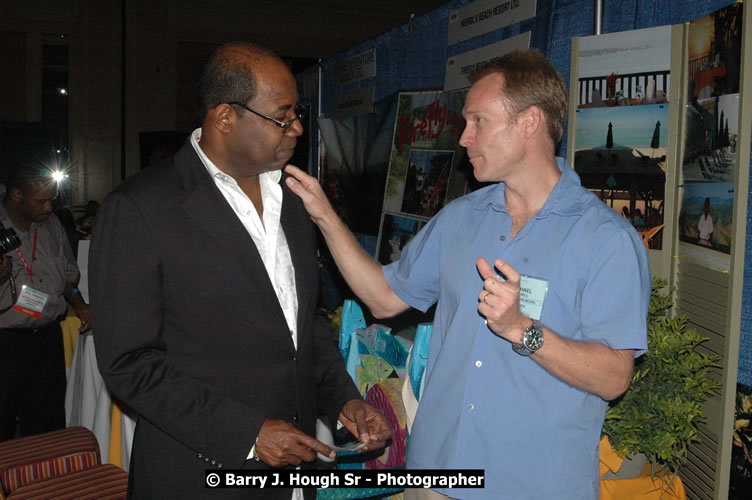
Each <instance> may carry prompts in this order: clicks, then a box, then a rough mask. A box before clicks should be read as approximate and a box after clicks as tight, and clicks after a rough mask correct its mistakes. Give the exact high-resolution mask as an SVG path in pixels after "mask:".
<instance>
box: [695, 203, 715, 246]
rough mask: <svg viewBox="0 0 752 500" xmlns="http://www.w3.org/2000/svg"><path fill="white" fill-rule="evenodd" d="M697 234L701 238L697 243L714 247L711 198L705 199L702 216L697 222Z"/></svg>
mask: <svg viewBox="0 0 752 500" xmlns="http://www.w3.org/2000/svg"><path fill="white" fill-rule="evenodd" d="M697 232H698V233H699V238H698V240H697V243H698V244H700V245H702V246H706V247H711V248H712V247H713V217H711V216H710V198H705V204H704V205H703V208H702V215H701V216H700V220H699V221H698V222H697Z"/></svg>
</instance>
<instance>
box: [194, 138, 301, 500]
mask: <svg viewBox="0 0 752 500" xmlns="http://www.w3.org/2000/svg"><path fill="white" fill-rule="evenodd" d="M200 140H201V129H200V128H197V129H196V130H194V131H193V133H192V134H191V146H193V149H195V150H196V154H197V155H198V157H199V158H201V161H202V162H203V164H204V166H205V167H206V170H207V172H209V175H211V176H212V179H214V183H215V184H216V185H217V187H218V188H219V191H220V192H221V193H222V195H223V196H224V197H225V199H226V200H227V203H229V204H230V206H231V207H232V210H233V211H234V212H235V215H237V216H238V219H240V222H242V223H243V226H244V227H245V229H246V231H248V234H250V235H251V238H253V242H254V243H255V244H256V249H257V250H258V253H259V255H261V260H262V261H263V262H264V267H265V268H266V274H268V275H269V279H270V280H271V282H272V285H273V286H274V292H275V293H276V294H277V299H278V300H279V304H280V305H281V306H282V311H283V312H284V314H285V319H286V320H287V327H288V328H289V329H290V335H292V342H293V344H294V345H295V349H297V348H298V320H297V318H298V294H297V291H296V290H297V289H296V288H295V267H294V266H293V264H292V257H291V256H290V247H289V246H288V245H287V238H285V232H284V231H283V230H282V226H281V224H280V216H281V214H282V187H281V186H280V185H279V180H280V178H282V172H281V171H279V170H274V171H271V172H264V173H262V174H259V184H260V185H261V201H262V203H263V207H264V214H263V221H262V219H261V217H259V214H258V212H257V211H256V207H255V206H254V205H253V202H252V201H251V199H250V198H248V195H246V194H245V193H244V192H243V190H242V189H240V186H238V183H237V182H236V181H235V179H233V178H232V177H230V176H229V175H227V174H225V173H224V172H222V171H221V170H220V169H219V168H217V166H216V165H215V164H214V163H213V162H212V161H211V160H210V159H209V158H208V157H207V156H206V154H204V151H203V150H202V149H201V147H200V146H199V144H198V143H199V141H200ZM255 446H256V445H255V444H254V445H253V446H251V451H250V453H249V454H248V458H251V457H253V451H254V448H255ZM292 500H303V490H302V489H300V488H295V489H294V490H293V492H292Z"/></svg>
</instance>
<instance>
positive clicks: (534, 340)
mask: <svg viewBox="0 0 752 500" xmlns="http://www.w3.org/2000/svg"><path fill="white" fill-rule="evenodd" d="M522 344H523V345H524V346H525V348H526V349H527V350H529V351H531V352H535V351H537V350H538V349H540V348H541V346H543V331H542V330H541V329H540V328H538V327H537V326H532V327H530V328H528V329H527V330H525V335H523V337H522Z"/></svg>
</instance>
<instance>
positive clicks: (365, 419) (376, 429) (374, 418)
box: [339, 399, 392, 452]
mask: <svg viewBox="0 0 752 500" xmlns="http://www.w3.org/2000/svg"><path fill="white" fill-rule="evenodd" d="M339 421H340V422H342V425H344V426H345V427H346V428H347V430H348V431H350V432H351V433H352V435H353V436H355V437H357V438H358V439H359V440H360V441H361V442H362V443H368V445H367V446H365V447H364V448H362V450H361V451H364V452H365V451H370V450H377V449H379V448H383V447H384V446H386V441H387V440H388V439H389V438H391V437H392V428H391V426H390V425H389V422H387V421H386V418H385V417H384V415H382V414H381V412H380V411H379V410H377V409H376V408H374V407H373V406H371V405H369V404H368V403H366V402H365V401H363V400H362V399H351V400H350V401H348V402H347V403H345V406H344V407H343V408H342V411H341V412H340V414H339Z"/></svg>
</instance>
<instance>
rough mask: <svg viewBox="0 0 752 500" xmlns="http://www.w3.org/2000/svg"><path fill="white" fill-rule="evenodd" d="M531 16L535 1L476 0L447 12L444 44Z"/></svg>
mask: <svg viewBox="0 0 752 500" xmlns="http://www.w3.org/2000/svg"><path fill="white" fill-rule="evenodd" d="M534 16H535V0H478V1H476V2H473V3H471V4H469V5H465V6H464V7H461V8H459V9H457V10H455V11H453V12H452V13H451V14H449V31H448V33H447V45H453V44H455V43H457V42H461V41H463V40H469V39H470V38H474V37H476V36H480V35H483V34H485V33H489V32H491V31H495V30H498V29H500V28H503V27H504V26H510V25H512V24H515V23H518V22H520V21H524V20H525V19H529V18H531V17H534Z"/></svg>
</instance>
